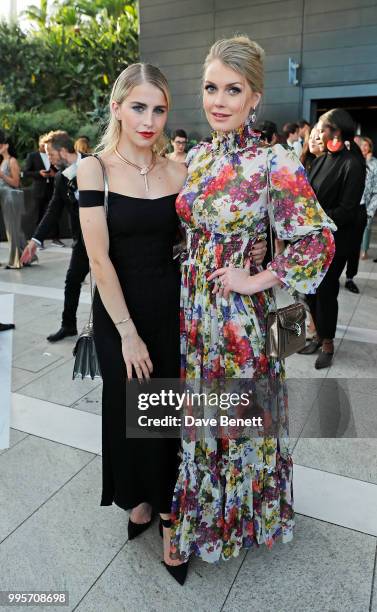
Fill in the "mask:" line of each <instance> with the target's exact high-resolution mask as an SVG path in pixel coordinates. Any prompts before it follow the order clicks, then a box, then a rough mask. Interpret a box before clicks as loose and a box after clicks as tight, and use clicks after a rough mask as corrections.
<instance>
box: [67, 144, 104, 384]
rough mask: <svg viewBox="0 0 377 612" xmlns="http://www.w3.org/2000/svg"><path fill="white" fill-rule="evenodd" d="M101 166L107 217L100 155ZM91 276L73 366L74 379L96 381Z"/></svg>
mask: <svg viewBox="0 0 377 612" xmlns="http://www.w3.org/2000/svg"><path fill="white" fill-rule="evenodd" d="M95 157H96V158H97V159H98V161H99V163H100V164H101V168H102V173H103V183H104V208H105V215H106V217H107V211H108V205H109V182H108V180H107V174H106V170H105V166H104V163H103V161H102V159H101V158H100V157H98V155H95ZM89 276H90V294H91V308H90V314H89V320H88V323H87V324H86V325H85V327H84V329H83V330H82V331H81V333H80V335H79V337H78V339H77V342H76V345H75V348H74V349H73V356H74V357H75V363H74V366H73V375H72V378H73V379H75V378H81V379H82V380H84V378H91V379H92V380H94V379H95V378H101V368H100V365H99V361H98V356H97V351H96V345H95V342H94V334H93V297H94V287H93V283H92V272H91V270H90V268H89Z"/></svg>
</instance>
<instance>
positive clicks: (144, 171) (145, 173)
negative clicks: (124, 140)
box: [115, 148, 156, 192]
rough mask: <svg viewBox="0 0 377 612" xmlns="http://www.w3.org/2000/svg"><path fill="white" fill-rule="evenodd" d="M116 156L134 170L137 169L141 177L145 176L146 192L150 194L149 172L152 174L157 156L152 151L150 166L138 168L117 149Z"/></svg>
mask: <svg viewBox="0 0 377 612" xmlns="http://www.w3.org/2000/svg"><path fill="white" fill-rule="evenodd" d="M115 155H116V156H117V157H119V159H120V160H121V161H122V162H123V163H124V164H127V165H128V166H132V168H136V170H139V173H140V175H141V176H144V183H145V191H146V192H148V191H149V185H148V172H150V171H151V170H153V168H154V167H155V165H156V154H155V153H154V152H153V151H152V161H151V163H150V164H149V166H138V165H137V164H134V163H133V162H131V161H130V160H129V159H126V157H124V156H123V155H122V154H121V153H119V151H118V149H117V148H115Z"/></svg>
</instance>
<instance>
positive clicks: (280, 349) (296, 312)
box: [266, 171, 306, 359]
mask: <svg viewBox="0 0 377 612" xmlns="http://www.w3.org/2000/svg"><path fill="white" fill-rule="evenodd" d="M267 210H268V216H269V219H270V243H271V257H272V258H273V254H274V241H273V237H272V218H273V217H272V212H271V199H270V176H269V172H268V171H267ZM271 291H272V296H273V302H274V310H272V311H271V312H270V313H269V314H268V317H267V334H266V355H267V357H274V358H275V359H284V358H285V357H289V355H292V354H293V353H297V352H298V351H300V350H301V349H303V348H304V346H305V345H306V326H305V319H306V311H305V307H304V305H303V304H300V303H295V304H290V305H289V306H285V307H283V308H278V307H277V303H276V295H275V290H274V289H272V290H271Z"/></svg>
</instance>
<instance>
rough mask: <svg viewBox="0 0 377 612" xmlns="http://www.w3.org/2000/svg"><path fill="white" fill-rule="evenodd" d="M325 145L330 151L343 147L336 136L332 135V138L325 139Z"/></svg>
mask: <svg viewBox="0 0 377 612" xmlns="http://www.w3.org/2000/svg"><path fill="white" fill-rule="evenodd" d="M326 146H327V148H328V150H329V151H330V153H337V152H338V151H340V149H341V148H342V147H343V142H342V141H341V140H339V139H338V137H337V136H334V138H333V139H332V140H328V141H327V145H326Z"/></svg>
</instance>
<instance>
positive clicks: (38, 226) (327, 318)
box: [0, 109, 377, 368]
mask: <svg viewBox="0 0 377 612" xmlns="http://www.w3.org/2000/svg"><path fill="white" fill-rule="evenodd" d="M327 115H329V124H328V128H329V130H330V132H331V134H330V133H328V134H327V138H326V137H325V136H324V134H323V131H324V130H323V128H322V133H321V129H320V127H321V126H320V125H319V124H315V125H310V124H309V123H308V122H307V121H305V120H301V121H298V122H297V123H294V122H292V123H286V124H285V125H283V128H282V131H281V132H279V131H278V128H277V125H276V124H275V123H274V122H272V121H268V120H265V121H263V122H260V123H259V124H258V125H256V128H255V129H256V131H259V132H260V133H261V138H262V139H263V140H264V141H265V143H266V144H269V145H274V144H276V143H279V144H282V145H283V146H284V147H286V148H288V149H290V150H292V152H293V153H294V154H295V155H296V156H297V157H298V158H299V159H300V161H301V163H302V165H303V167H304V168H305V172H306V173H307V175H308V177H309V180H310V182H311V185H312V187H313V189H314V191H315V192H316V194H317V197H318V198H319V200H320V202H321V205H322V206H323V207H324V209H325V210H326V212H328V214H329V215H330V217H331V211H329V209H332V208H334V201H335V202H337V200H343V201H342V202H340V201H338V202H337V205H336V206H337V208H338V209H339V211H340V212H339V216H338V217H337V218H336V219H335V218H334V220H335V222H336V223H337V225H338V231H337V236H338V239H337V242H338V245H337V256H336V257H335V262H336V265H335V264H334V263H333V264H332V266H331V268H330V271H329V273H328V274H327V277H326V281H325V282H323V283H322V285H321V287H320V289H319V290H318V291H317V295H315V296H306V298H304V296H297V297H298V299H302V300H304V301H305V303H306V306H307V309H308V340H310V343H309V344H308V345H307V346H306V347H305V349H304V350H303V354H312V353H315V352H316V351H317V350H319V349H321V353H320V355H319V357H318V359H317V361H316V367H318V368H321V367H328V366H329V365H331V361H332V357H333V352H334V346H333V339H334V336H335V329H336V322H337V315H338V305H337V296H338V292H339V278H340V276H341V273H342V272H343V270H344V268H346V282H345V287H346V289H348V290H349V291H351V292H353V293H358V292H359V289H358V287H357V285H356V283H355V281H354V278H355V277H356V275H357V272H358V263H359V259H360V258H361V259H367V258H368V257H369V254H368V251H369V247H370V235H371V228H372V222H373V217H374V215H375V212H376V209H377V159H376V157H374V156H373V142H372V140H371V139H370V138H369V137H368V136H366V135H355V126H354V123H353V121H352V119H351V117H350V116H349V115H348V113H347V112H346V111H342V110H339V109H338V110H335V111H330V112H329V113H327ZM334 118H335V119H334ZM207 140H210V139H207ZM192 144H194V143H193V141H189V138H188V135H187V133H186V131H185V130H184V129H177V130H175V131H174V132H173V133H172V134H171V136H170V140H169V141H167V143H166V147H165V150H164V154H165V155H166V156H167V157H169V158H170V159H172V160H174V161H176V162H179V163H185V161H186V155H187V152H188V149H189V148H190V145H192ZM342 151H343V154H342ZM90 153H91V143H90V139H89V137H88V136H86V135H80V136H79V137H78V138H77V139H76V140H75V141H73V140H72V139H71V138H70V136H69V135H68V133H67V132H65V131H59V130H57V131H53V132H49V133H48V134H42V135H40V137H39V140H38V148H37V149H36V150H35V151H32V152H30V153H29V154H28V155H27V157H26V160H25V161H24V162H23V163H20V162H19V160H18V159H17V152H16V151H15V150H14V147H13V145H12V142H11V141H10V139H9V138H8V137H7V135H6V133H5V132H4V131H0V155H1V157H0V160H1V163H0V203H1V212H2V216H3V221H4V226H5V230H6V236H7V240H8V242H9V259H8V261H7V262H6V263H5V268H6V269H15V268H16V269H20V268H23V267H25V266H29V265H31V264H32V263H34V262H37V261H38V257H37V250H38V249H39V250H42V249H44V248H45V244H44V241H45V239H46V238H50V239H51V240H52V244H53V245H55V246H59V247H64V246H65V244H64V242H63V241H62V240H61V236H60V235H59V224H60V221H61V217H62V214H63V212H64V211H66V212H67V213H68V218H69V220H70V226H71V236H72V238H73V245H72V246H73V254H72V257H71V262H70V265H69V268H68V271H67V276H66V286H65V303H64V310H63V316H62V323H61V327H60V328H59V329H58V331H57V332H54V333H52V334H50V335H49V336H48V340H49V341H51V342H56V341H59V340H61V339H63V338H64V337H66V336H74V335H76V334H77V326H76V311H77V307H78V302H79V296H80V290H81V284H82V282H83V281H84V280H85V277H86V275H87V273H88V258H87V255H86V252H85V248H83V245H82V241H80V240H79V234H80V229H79V224H78V210H77V201H76V195H77V186H76V184H75V172H73V174H72V177H71V176H70V174H69V172H68V170H67V168H68V169H70V168H77V164H78V162H79V160H80V159H81V157H82V156H85V155H88V154H90ZM343 157H344V159H343V163H340V161H339V160H340V158H343ZM325 158H326V159H325ZM338 158H339V159H338ZM349 159H351V160H352V161H353V162H354V164H353V165H352V164H351V165H350V162H349ZM355 164H356V165H355ZM363 166H364V171H363V170H360V172H358V168H362V167H363ZM318 169H319V170H318ZM59 171H60V172H59ZM67 172H68V174H67ZM64 175H66V176H64ZM72 178H73V180H72ZM326 184H327V188H326V189H325V190H324V191H325V193H321V191H323V187H326ZM329 185H331V186H332V190H331V189H330V191H329ZM25 186H26V188H28V189H30V191H31V196H32V198H31V203H32V206H30V207H25V199H24V188H25ZM355 198H356V200H357V202H356V201H355ZM29 201H30V199H29ZM355 206H357V211H356V213H355ZM347 207H348V208H349V211H348V212H349V214H348V213H347ZM344 211H346V212H344ZM352 211H353V212H352ZM354 213H355V214H354ZM31 214H32V215H34V223H33V225H34V226H35V227H34V230H33V231H32V234H31V235H25V231H24V227H26V226H27V225H29V227H30V219H28V217H30V215H31ZM337 214H338V213H336V211H335V212H333V216H335V217H336V215H337ZM352 214H353V222H352V223H350V215H351V216H352ZM344 215H346V217H347V218H344ZM347 215H348V216H347ZM25 220H27V221H29V223H25ZM344 227H347V228H348V229H347V230H345V229H344ZM350 228H351V229H350ZM342 236H343V238H342ZM65 237H66V236H65ZM30 238H31V240H29V242H28V243H27V239H30ZM284 246H285V245H284V241H281V240H277V239H276V240H275V245H274V248H275V251H276V253H277V254H278V253H281V252H282V251H283V250H284ZM23 253H24V255H22V254H23ZM270 258H271V253H270V249H269V248H268V252H267V255H266V259H265V263H267V262H268V261H269V259H270ZM374 261H377V259H374ZM321 292H322V293H323V296H322V300H321V299H320V298H319V295H320V294H321ZM321 302H322V305H321ZM319 330H321V331H322V333H321V334H320V333H319Z"/></svg>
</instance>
